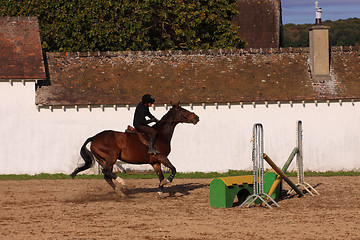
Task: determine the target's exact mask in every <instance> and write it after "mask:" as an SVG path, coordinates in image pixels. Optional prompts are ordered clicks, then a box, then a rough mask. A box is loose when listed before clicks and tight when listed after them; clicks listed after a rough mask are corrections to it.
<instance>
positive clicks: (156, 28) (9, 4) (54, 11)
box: [0, 0, 245, 52]
mask: <svg viewBox="0 0 360 240" xmlns="http://www.w3.org/2000/svg"><path fill="white" fill-rule="evenodd" d="M0 16H36V17H38V19H39V24H40V36H41V41H42V47H43V49H44V51H62V52H65V51H69V52H74V51H79V52H85V51H128V50H131V51H144V50H196V49H220V48H221V49H228V48H242V47H244V44H245V43H244V41H242V40H241V39H240V37H239V36H238V33H237V27H236V26H234V25H233V24H232V23H231V20H232V19H233V18H234V17H236V16H237V11H236V0H143V1H138V0H73V1H69V0H53V1H49V0H1V2H0Z"/></svg>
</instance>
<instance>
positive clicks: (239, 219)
mask: <svg viewBox="0 0 360 240" xmlns="http://www.w3.org/2000/svg"><path fill="white" fill-rule="evenodd" d="M292 179H293V181H296V178H292ZM305 180H306V182H308V183H309V184H311V185H312V186H314V187H315V188H316V189H317V190H318V191H319V192H320V194H321V195H320V196H313V197H312V196H310V195H309V194H306V195H305V197H303V198H298V197H296V196H295V195H291V196H290V197H286V198H284V199H282V200H279V201H278V203H279V205H280V207H273V209H267V208H265V207H259V206H256V207H251V208H246V207H243V208H239V207H233V208H227V209H224V208H217V209H215V208H211V207H210V200H209V192H210V187H209V186H208V183H209V182H210V180H209V179H176V178H175V180H174V182H173V183H172V184H171V185H169V186H167V187H166V192H165V198H163V199H160V198H158V197H157V193H156V191H157V188H156V186H157V183H158V181H157V180H156V179H150V180H133V179H128V180H126V182H127V184H128V185H129V187H130V190H129V194H128V196H127V197H125V198H121V197H119V196H118V195H117V194H115V193H113V191H112V189H111V188H110V187H109V186H108V185H107V183H106V182H105V181H104V180H102V179H95V180H81V179H75V180H70V179H69V180H25V181H10V180H8V181H0V239H1V240H5V239H11V240H14V239H132V240H135V239H360V217H359V213H360V176H356V177H306V178H305ZM283 186H284V189H288V186H287V184H286V183H285V182H284V184H283Z"/></svg>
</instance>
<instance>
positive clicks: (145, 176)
mask: <svg viewBox="0 0 360 240" xmlns="http://www.w3.org/2000/svg"><path fill="white" fill-rule="evenodd" d="M304 174H305V176H322V177H332V176H360V171H338V172H333V171H327V172H312V171H309V172H305V173H304ZM117 175H118V176H119V177H121V178H125V179H129V178H130V179H149V178H157V176H156V174H155V173H154V172H153V171H147V172H128V173H117ZM164 175H165V177H166V176H168V175H169V173H164ZM239 175H252V171H237V170H229V171H228V172H225V173H218V172H209V173H204V172H192V173H181V172H179V173H177V174H176V177H175V178H205V179H206V178H208V179H210V178H218V177H228V176H239ZM286 175H287V176H289V177H296V176H297V173H296V172H286ZM103 177H104V176H103V175H102V174H101V175H86V174H79V175H77V176H76V179H102V178H103ZM30 179H71V177H70V176H69V175H66V174H47V173H41V174H36V175H28V174H20V175H18V174H8V175H0V181H1V180H30Z"/></svg>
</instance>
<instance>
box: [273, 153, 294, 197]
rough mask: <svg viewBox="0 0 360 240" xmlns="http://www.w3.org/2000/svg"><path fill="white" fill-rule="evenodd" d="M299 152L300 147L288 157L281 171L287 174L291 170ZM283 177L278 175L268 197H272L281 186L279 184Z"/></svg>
mask: <svg viewBox="0 0 360 240" xmlns="http://www.w3.org/2000/svg"><path fill="white" fill-rule="evenodd" d="M298 151H299V148H298V147H295V148H294V150H293V151H292V152H291V153H290V156H289V157H288V159H287V161H286V163H285V164H284V166H283V168H282V169H281V171H282V172H283V173H285V172H286V171H287V169H288V168H289V166H290V164H291V162H292V160H293V159H294V157H295V154H296V153H297V152H298ZM281 179H282V178H281V176H280V175H278V176H277V177H276V179H275V181H274V183H273V185H271V187H270V190H269V192H268V195H269V196H271V195H272V194H273V192H274V191H275V189H276V187H277V185H279V183H280V182H281Z"/></svg>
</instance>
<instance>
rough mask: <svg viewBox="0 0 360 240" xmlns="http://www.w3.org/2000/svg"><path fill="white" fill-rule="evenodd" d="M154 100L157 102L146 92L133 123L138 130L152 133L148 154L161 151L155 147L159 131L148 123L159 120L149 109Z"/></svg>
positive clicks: (136, 110) (137, 108)
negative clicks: (147, 118)
mask: <svg viewBox="0 0 360 240" xmlns="http://www.w3.org/2000/svg"><path fill="white" fill-rule="evenodd" d="M154 102H155V99H154V98H153V97H152V96H151V95H150V94H145V95H144V96H143V97H142V100H141V102H140V103H139V104H138V105H137V107H136V109H135V114H134V121H133V125H134V127H135V128H136V129H137V130H138V131H140V132H143V133H147V134H149V135H150V146H149V149H148V154H154V155H156V154H158V153H160V152H159V151H157V150H156V149H155V147H154V144H155V140H156V137H157V134H158V133H157V130H156V129H154V128H152V127H150V126H148V125H147V124H148V123H151V122H158V121H159V120H157V119H156V118H155V117H154V116H153V115H152V114H151V113H150V111H149V107H150V106H151V104H153V103H154ZM145 117H149V118H150V120H146V118H145Z"/></svg>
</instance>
